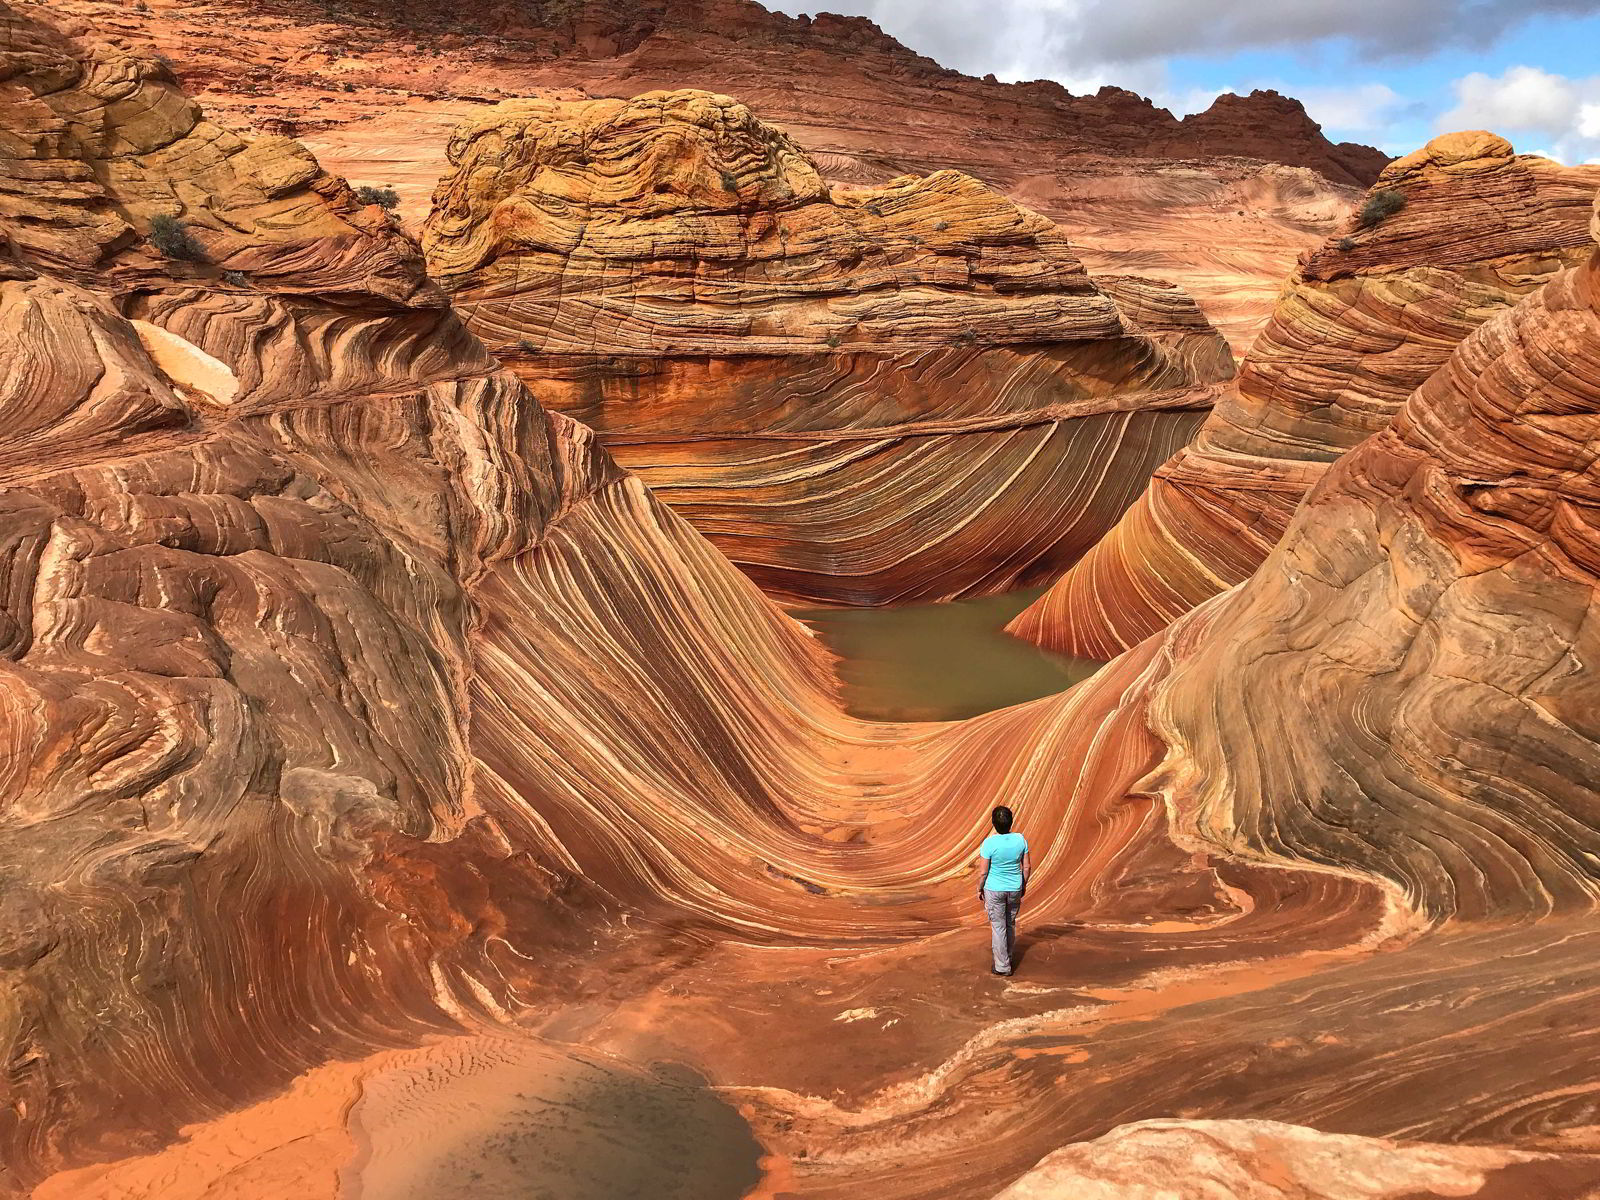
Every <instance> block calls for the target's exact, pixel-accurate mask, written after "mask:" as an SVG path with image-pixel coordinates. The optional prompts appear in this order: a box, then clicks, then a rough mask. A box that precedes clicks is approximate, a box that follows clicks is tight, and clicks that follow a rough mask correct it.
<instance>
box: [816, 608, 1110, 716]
mask: <svg viewBox="0 0 1600 1200" xmlns="http://www.w3.org/2000/svg"><path fill="white" fill-rule="evenodd" d="M1043 591H1044V589H1043V588H1032V589H1029V590H1027V591H1021V592H1007V593H1005V594H1004V595H999V596H983V597H980V598H978V599H976V600H952V601H950V602H948V603H946V604H915V605H909V606H907V607H904V608H808V609H802V610H799V611H797V612H795V614H794V615H795V616H797V617H799V618H800V619H801V620H802V621H804V622H805V623H806V624H807V625H809V626H811V628H813V629H815V630H816V631H817V633H818V635H819V636H821V638H822V640H823V642H824V643H825V644H826V645H827V646H828V648H829V649H830V650H832V651H833V652H834V653H835V654H837V655H838V656H839V658H840V662H839V676H840V679H841V681H842V682H843V684H844V701H845V705H846V707H847V708H848V709H849V710H850V712H851V713H853V714H854V715H855V716H858V717H864V718H866V719H868V720H873V721H957V720H964V719H965V718H967V717H975V716H977V715H978V714H980V713H986V712H993V711H994V710H995V709H997V708H1005V707H1006V706H1007V705H1011V704H1020V703H1022V702H1023V701H1024V700H1036V699H1038V698H1039V697H1040V696H1048V695H1051V694H1053V693H1055V692H1059V691H1063V690H1065V689H1066V688H1069V687H1071V686H1072V685H1073V684H1075V683H1077V682H1079V681H1080V680H1083V679H1087V678H1088V677H1089V676H1090V675H1093V674H1094V673H1095V671H1097V670H1099V669H1100V667H1101V666H1102V665H1103V664H1101V663H1098V662H1094V661H1091V660H1090V659H1084V658H1066V657H1064V656H1062V655H1058V654H1049V653H1046V652H1045V651H1043V650H1040V649H1039V648H1038V647H1037V646H1034V645H1032V644H1031V643H1029V642H1024V641H1022V640H1021V639H1019V638H1014V637H1012V636H1011V635H1010V634H1008V633H1005V632H1004V629H1005V626H1006V623H1007V622H1008V621H1010V620H1011V618H1012V617H1014V616H1016V615H1017V614H1018V613H1019V612H1021V611H1022V610H1023V609H1024V608H1026V607H1027V606H1028V605H1029V604H1031V603H1033V601H1034V600H1035V599H1036V598H1037V597H1038V596H1039V595H1040V594H1041V593H1042V592H1043Z"/></svg>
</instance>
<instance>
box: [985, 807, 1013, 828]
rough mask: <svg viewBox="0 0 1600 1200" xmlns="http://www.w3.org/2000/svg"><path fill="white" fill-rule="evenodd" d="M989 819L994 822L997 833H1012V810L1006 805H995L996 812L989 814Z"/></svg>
mask: <svg viewBox="0 0 1600 1200" xmlns="http://www.w3.org/2000/svg"><path fill="white" fill-rule="evenodd" d="M989 819H990V820H991V821H993V822H994V831H995V832H996V833H1010V832H1011V810H1010V809H1009V808H1007V807H1006V806H1005V805H1004V804H997V805H995V809H994V811H993V812H992V813H990V814H989Z"/></svg>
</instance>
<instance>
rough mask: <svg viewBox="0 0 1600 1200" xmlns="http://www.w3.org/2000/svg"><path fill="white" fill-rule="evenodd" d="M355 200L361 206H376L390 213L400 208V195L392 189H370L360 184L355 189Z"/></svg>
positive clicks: (370, 187) (368, 186)
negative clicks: (361, 204)
mask: <svg viewBox="0 0 1600 1200" xmlns="http://www.w3.org/2000/svg"><path fill="white" fill-rule="evenodd" d="M356 199H357V200H359V201H361V203H363V204H376V205H378V206H379V207H380V208H386V209H388V210H389V211H390V212H393V211H394V210H395V209H397V208H399V207H400V193H399V192H397V191H395V190H394V189H393V188H392V187H381V188H380V187H372V186H370V185H368V184H362V185H361V186H360V187H358V188H357V189H356Z"/></svg>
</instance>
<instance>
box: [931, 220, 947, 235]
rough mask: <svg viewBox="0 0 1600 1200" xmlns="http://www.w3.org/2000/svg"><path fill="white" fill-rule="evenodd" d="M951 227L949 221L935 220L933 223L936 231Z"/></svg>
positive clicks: (941, 231) (940, 231)
mask: <svg viewBox="0 0 1600 1200" xmlns="http://www.w3.org/2000/svg"><path fill="white" fill-rule="evenodd" d="M949 228H950V222H949V221H935V222H934V223H933V229H934V232H935V233H943V232H944V231H945V230H946V229H949Z"/></svg>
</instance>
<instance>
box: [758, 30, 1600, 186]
mask: <svg viewBox="0 0 1600 1200" xmlns="http://www.w3.org/2000/svg"><path fill="white" fill-rule="evenodd" d="M766 3H767V7H768V8H776V9H778V10H779V11H782V12H787V13H791V14H795V15H799V14H801V13H811V14H815V13H817V12H842V13H848V14H851V15H855V16H865V17H870V18H872V19H873V20H874V21H876V22H877V23H878V24H879V25H881V26H882V27H883V28H884V29H885V30H886V31H887V32H889V33H891V34H893V35H894V36H895V37H897V38H899V39H900V41H902V42H904V43H905V44H906V45H908V46H910V47H911V48H912V49H913V50H917V51H919V52H920V53H922V54H926V55H928V56H929V57H930V58H934V59H937V60H938V61H939V62H941V63H943V64H944V65H945V66H947V67H955V68H957V69H958V70H961V71H965V72H967V73H969V74H974V75H984V74H987V73H990V72H992V73H993V74H994V75H995V76H997V77H998V78H1000V79H1003V80H1008V81H1010V80H1021V79H1054V80H1056V81H1058V82H1060V83H1062V84H1063V85H1065V86H1066V87H1067V88H1069V89H1070V90H1071V91H1073V92H1080V93H1081V92H1090V91H1094V90H1095V89H1096V88H1098V87H1100V85H1101V84H1106V83H1111V84H1116V85H1118V86H1120V87H1125V88H1129V89H1131V90H1133V91H1136V92H1140V93H1142V94H1143V95H1146V96H1149V97H1151V98H1152V99H1153V100H1155V101H1156V103H1158V104H1161V105H1164V106H1165V107H1167V108H1170V109H1172V110H1173V111H1174V112H1175V113H1177V114H1179V115H1180V116H1181V115H1183V114H1185V113H1190V112H1196V111H1198V110H1200V109H1203V108H1205V107H1207V106H1208V105H1209V104H1210V103H1211V101H1212V100H1213V99H1214V98H1215V97H1216V96H1217V95H1219V94H1220V93H1222V92H1240V93H1244V92H1249V91H1250V90H1251V89H1253V88H1276V89H1277V90H1278V91H1280V92H1283V93H1285V94H1286V95H1290V96H1294V97H1296V98H1298V99H1299V100H1300V101H1301V102H1303V103H1304V104H1305V106H1306V110H1307V111H1308V112H1309V113H1310V114H1311V115H1312V117H1314V118H1315V119H1316V120H1317V121H1319V122H1321V124H1322V127H1323V129H1324V131H1325V132H1326V133H1327V134H1328V136H1329V137H1331V138H1332V139H1333V140H1334V141H1353V142H1366V143H1370V144H1371V145H1375V146H1377V147H1379V148H1380V149H1382V150H1385V151H1387V152H1388V153H1390V154H1395V155H1399V154H1406V153H1409V152H1410V151H1412V150H1415V149H1416V148H1417V147H1418V146H1420V145H1422V144H1423V143H1424V142H1426V141H1427V140H1428V139H1429V138H1431V137H1433V136H1434V135H1435V134H1438V133H1443V132H1446V131H1449V130H1452V129H1492V130H1493V131H1494V132H1496V133H1499V134H1503V135H1504V136H1505V137H1507V138H1510V139H1511V141H1512V143H1513V144H1514V145H1515V146H1516V147H1517V149H1518V150H1521V151H1525V152H1527V153H1533V154H1544V155H1547V156H1549V157H1551V158H1557V159H1560V160H1561V161H1563V162H1569V163H1573V162H1588V161H1591V160H1600V53H1597V51H1600V0H1509V2H1508V0H826V2H825V3H821V4H819V3H817V2H816V0H810V2H809V3H808V2H806V0H799V2H795V0H766Z"/></svg>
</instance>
